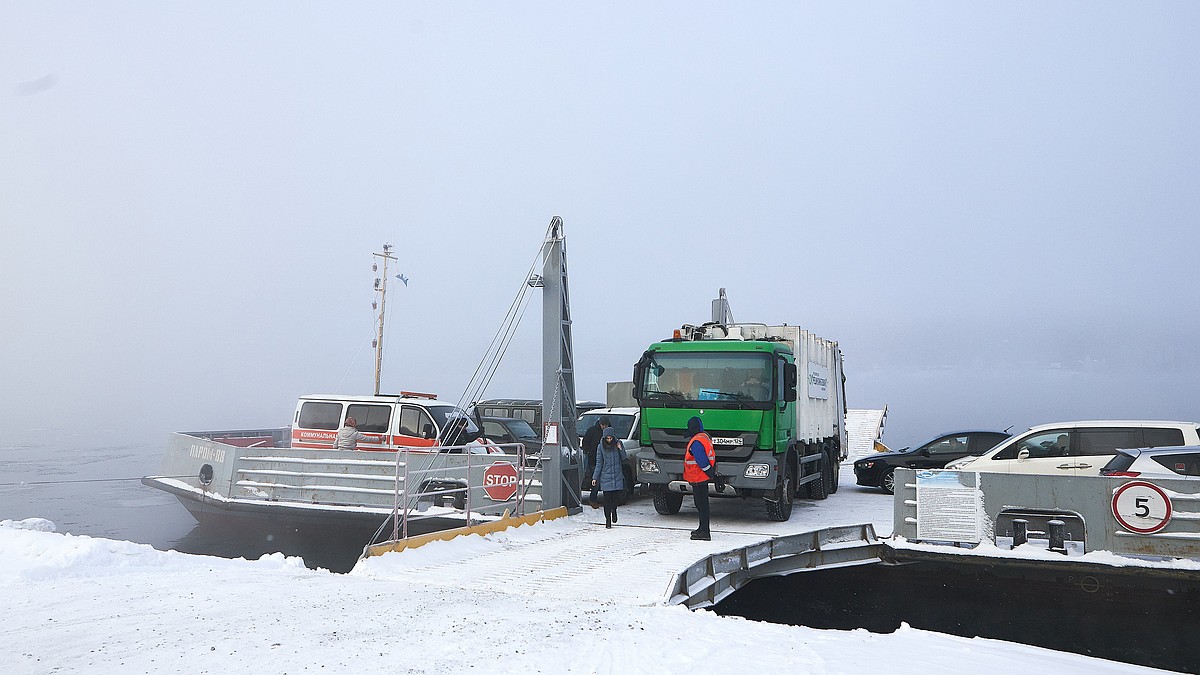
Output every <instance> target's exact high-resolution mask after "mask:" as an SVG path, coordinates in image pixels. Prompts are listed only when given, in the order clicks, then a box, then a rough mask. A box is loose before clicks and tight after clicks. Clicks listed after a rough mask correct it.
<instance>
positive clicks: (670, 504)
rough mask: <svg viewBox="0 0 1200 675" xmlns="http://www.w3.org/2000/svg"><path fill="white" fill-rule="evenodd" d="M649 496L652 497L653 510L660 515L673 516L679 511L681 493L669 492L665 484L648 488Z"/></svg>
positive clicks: (681, 504) (681, 498) (681, 503)
mask: <svg viewBox="0 0 1200 675" xmlns="http://www.w3.org/2000/svg"><path fill="white" fill-rule="evenodd" d="M650 496H651V497H653V498H654V510H655V511H658V513H659V514H660V515H664V516H673V515H675V514H676V513H679V507H681V506H683V495H681V494H679V493H678V492H671V491H670V490H668V489H667V486H665V485H655V486H654V487H652V488H650Z"/></svg>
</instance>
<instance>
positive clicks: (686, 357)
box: [633, 289, 847, 521]
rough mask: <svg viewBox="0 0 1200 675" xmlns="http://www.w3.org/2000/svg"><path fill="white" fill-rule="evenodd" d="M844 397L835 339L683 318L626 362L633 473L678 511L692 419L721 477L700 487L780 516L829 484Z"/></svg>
mask: <svg viewBox="0 0 1200 675" xmlns="http://www.w3.org/2000/svg"><path fill="white" fill-rule="evenodd" d="M723 291H724V289H722V300H723V297H724V295H723ZM714 307H715V304H714ZM714 316H717V313H716V311H715V309H714ZM730 318H732V317H730ZM845 394H846V390H845V377H844V375H843V373H842V353H841V350H840V349H839V348H838V344H837V343H836V342H833V341H831V340H826V339H824V338H820V337H817V336H816V335H814V334H812V333H810V332H809V331H807V330H805V329H803V328H801V327H799V326H789V325H780V326H768V325H766V324H756V323H722V322H718V321H713V322H709V323H705V324H701V325H699V326H692V325H684V326H683V327H682V328H680V329H679V330H676V331H675V332H674V337H672V338H670V339H667V340H663V341H662V342H656V343H654V344H652V345H650V347H649V349H647V350H646V351H645V353H644V354H642V357H641V359H639V360H638V362H637V365H635V366H634V374H633V396H634V398H635V399H636V400H637V402H638V406H639V407H640V409H641V423H642V428H641V451H640V452H639V454H638V461H637V480H638V482H641V483H644V484H646V485H647V486H648V487H649V490H650V494H651V496H652V497H653V498H654V507H655V510H657V511H658V513H661V514H664V515H670V514H674V513H678V512H679V509H680V506H681V505H682V502H683V496H684V495H685V494H688V493H690V485H689V484H688V483H687V482H686V481H684V480H683V452H684V447H685V445H686V443H687V441H688V439H689V438H690V436H689V435H688V433H687V422H688V419H689V418H691V417H693V416H696V417H699V418H700V419H701V420H702V421H703V422H704V429H705V431H707V432H708V434H709V435H710V436H711V437H712V440H713V446H714V447H715V449H716V455H717V470H718V472H719V473H720V475H721V478H722V479H723V481H719V482H718V483H717V487H716V489H715V490H710V494H711V495H712V496H713V497H714V498H720V497H739V498H742V499H762V500H763V503H764V506H765V507H766V512H767V517H768V518H770V519H771V520H776V521H786V520H788V518H790V517H791V514H792V505H793V502H794V500H795V498H797V497H800V498H812V499H825V498H826V497H827V496H829V494H831V493H833V492H835V491H836V490H837V486H838V467H839V464H840V462H841V461H842V460H844V459H845V458H846V452H847V443H846V423H845V420H846V395H845ZM722 482H723V485H722Z"/></svg>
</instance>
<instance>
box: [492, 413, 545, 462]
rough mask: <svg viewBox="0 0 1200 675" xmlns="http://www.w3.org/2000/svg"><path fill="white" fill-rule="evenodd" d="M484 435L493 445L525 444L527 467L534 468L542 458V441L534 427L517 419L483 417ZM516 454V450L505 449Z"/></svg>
mask: <svg viewBox="0 0 1200 675" xmlns="http://www.w3.org/2000/svg"><path fill="white" fill-rule="evenodd" d="M480 421H481V422H482V423H483V435H484V437H486V438H487V439H488V440H489V441H491V442H493V443H524V444H525V466H534V465H536V464H537V462H538V460H539V459H540V458H541V456H542V439H541V437H540V436H538V434H537V432H536V431H534V430H533V427H532V426H531V425H530V424H529V422H526V421H525V420H523V419H518V418H516V417H482V418H480ZM504 451H505V452H510V453H515V452H516V449H515V448H504Z"/></svg>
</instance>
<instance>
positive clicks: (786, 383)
mask: <svg viewBox="0 0 1200 675" xmlns="http://www.w3.org/2000/svg"><path fill="white" fill-rule="evenodd" d="M783 400H784V401H787V402H788V403H791V402H792V401H795V400H796V364H794V363H785V364H783Z"/></svg>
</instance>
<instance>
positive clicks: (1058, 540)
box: [1046, 518, 1067, 555]
mask: <svg viewBox="0 0 1200 675" xmlns="http://www.w3.org/2000/svg"><path fill="white" fill-rule="evenodd" d="M1046 525H1047V527H1048V529H1049V530H1050V550H1051V551H1053V552H1054V553H1061V554H1063V555H1066V554H1067V542H1066V533H1067V524H1066V523H1064V522H1063V521H1061V520H1058V519H1057V518H1056V519H1054V520H1051V521H1050V522H1048V523H1046Z"/></svg>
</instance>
